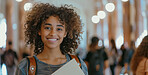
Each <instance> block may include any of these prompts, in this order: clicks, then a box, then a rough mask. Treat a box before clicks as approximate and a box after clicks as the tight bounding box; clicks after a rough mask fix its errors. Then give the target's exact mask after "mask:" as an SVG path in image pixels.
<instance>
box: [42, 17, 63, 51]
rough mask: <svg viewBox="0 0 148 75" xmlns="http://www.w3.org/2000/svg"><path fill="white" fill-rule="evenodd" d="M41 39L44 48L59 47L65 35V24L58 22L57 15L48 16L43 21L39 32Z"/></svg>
mask: <svg viewBox="0 0 148 75" xmlns="http://www.w3.org/2000/svg"><path fill="white" fill-rule="evenodd" d="M39 35H40V36H41V39H42V41H43V43H44V48H46V47H47V48H50V49H53V48H59V49H60V44H61V43H62V41H63V38H64V37H66V29H65V25H63V24H62V23H60V21H59V18H58V17H57V16H50V17H49V18H48V19H47V20H46V21H45V23H43V24H42V25H41V31H40V32H39Z"/></svg>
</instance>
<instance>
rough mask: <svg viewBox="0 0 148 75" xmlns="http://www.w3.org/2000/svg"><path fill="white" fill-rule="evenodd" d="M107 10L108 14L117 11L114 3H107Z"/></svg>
mask: <svg viewBox="0 0 148 75" xmlns="http://www.w3.org/2000/svg"><path fill="white" fill-rule="evenodd" d="M105 9H106V10H107V11H108V12H113V11H114V10H115V5H114V4H113V3H107V4H106V5H105Z"/></svg>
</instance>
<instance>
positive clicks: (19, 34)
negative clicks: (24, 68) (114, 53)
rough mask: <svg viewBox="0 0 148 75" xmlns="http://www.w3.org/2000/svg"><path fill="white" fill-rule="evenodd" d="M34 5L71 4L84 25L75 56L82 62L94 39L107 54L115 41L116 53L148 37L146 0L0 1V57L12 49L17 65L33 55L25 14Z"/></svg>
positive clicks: (147, 3)
mask: <svg viewBox="0 0 148 75" xmlns="http://www.w3.org/2000/svg"><path fill="white" fill-rule="evenodd" d="M34 2H43V3H51V4H54V5H56V6H60V5H62V4H71V5H73V6H74V7H75V10H76V12H77V13H78V14H79V15H80V17H81V21H82V23H83V24H84V25H83V31H84V32H83V34H82V38H83V39H81V43H80V45H79V47H78V49H77V51H76V53H77V54H78V55H79V56H80V57H81V58H82V59H84V58H85V56H86V54H87V52H88V50H89V49H88V45H89V44H90V43H91V42H90V40H91V38H92V37H93V36H97V37H99V39H100V41H99V44H98V45H99V46H104V47H105V48H106V49H108V50H109V48H110V46H111V43H110V40H111V39H114V40H115V43H116V47H117V49H120V47H121V45H122V44H123V43H124V44H125V47H126V48H130V46H131V45H130V44H131V41H134V42H135V43H134V46H135V47H138V45H139V44H140V42H141V40H142V39H143V37H144V36H146V35H147V34H148V0H0V54H3V52H4V51H6V50H8V49H9V48H10V47H9V42H10V41H11V42H12V44H11V45H12V46H11V48H12V49H13V50H14V51H15V52H16V55H17V56H18V61H20V60H21V59H22V58H23V56H25V55H33V49H30V46H25V38H24V21H25V14H26V12H27V11H28V10H29V8H31V7H32V4H33V3H34Z"/></svg>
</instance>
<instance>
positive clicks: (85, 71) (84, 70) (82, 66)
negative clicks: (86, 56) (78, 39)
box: [78, 57, 88, 75]
mask: <svg viewBox="0 0 148 75" xmlns="http://www.w3.org/2000/svg"><path fill="white" fill-rule="evenodd" d="M78 58H79V59H80V63H81V68H82V71H83V72H84V74H85V75H88V70H87V67H86V64H85V62H84V61H83V60H82V59H81V58H80V57H78Z"/></svg>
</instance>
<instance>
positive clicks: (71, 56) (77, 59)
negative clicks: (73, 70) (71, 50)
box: [68, 54, 82, 68]
mask: <svg viewBox="0 0 148 75" xmlns="http://www.w3.org/2000/svg"><path fill="white" fill-rule="evenodd" d="M68 55H69V54H68ZM69 57H70V60H71V59H75V60H76V62H77V63H78V65H79V66H80V68H82V67H81V62H80V58H79V57H77V56H75V55H69Z"/></svg>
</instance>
